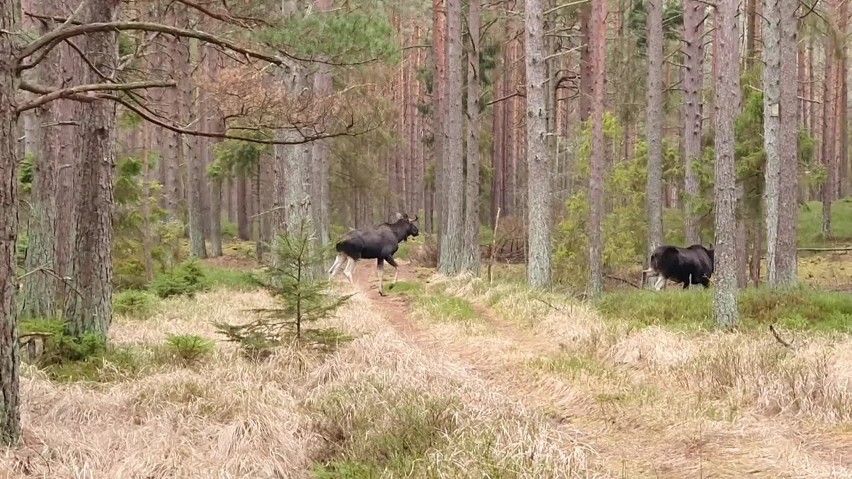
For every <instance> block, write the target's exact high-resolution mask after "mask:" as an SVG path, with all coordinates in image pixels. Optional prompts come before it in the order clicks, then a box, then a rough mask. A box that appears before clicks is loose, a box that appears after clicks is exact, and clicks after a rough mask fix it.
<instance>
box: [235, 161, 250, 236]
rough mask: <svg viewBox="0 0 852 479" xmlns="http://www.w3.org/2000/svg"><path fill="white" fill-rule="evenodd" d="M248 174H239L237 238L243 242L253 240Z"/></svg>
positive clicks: (243, 172)
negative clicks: (249, 212)
mask: <svg viewBox="0 0 852 479" xmlns="http://www.w3.org/2000/svg"><path fill="white" fill-rule="evenodd" d="M248 189H249V188H248V172H245V171H240V172H238V173H237V236H239V238H240V239H241V240H243V241H249V240H250V239H251V225H250V224H249V219H248V209H249V205H248Z"/></svg>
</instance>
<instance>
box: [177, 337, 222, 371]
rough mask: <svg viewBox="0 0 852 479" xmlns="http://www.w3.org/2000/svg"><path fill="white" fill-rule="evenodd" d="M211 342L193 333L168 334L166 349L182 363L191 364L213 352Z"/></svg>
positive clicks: (213, 347)
mask: <svg viewBox="0 0 852 479" xmlns="http://www.w3.org/2000/svg"><path fill="white" fill-rule="evenodd" d="M214 349H215V346H214V345H213V342H212V341H210V340H207V339H204V338H202V337H201V336H197V335H194V334H178V335H169V337H168V339H167V340H166V351H168V352H169V353H170V354H171V356H172V357H175V358H177V359H178V360H180V361H181V362H182V363H183V364H186V365H188V364H193V363H196V362H198V361H199V360H201V359H202V358H203V357H204V356H207V355H209V354H210V353H212V352H213V350H214Z"/></svg>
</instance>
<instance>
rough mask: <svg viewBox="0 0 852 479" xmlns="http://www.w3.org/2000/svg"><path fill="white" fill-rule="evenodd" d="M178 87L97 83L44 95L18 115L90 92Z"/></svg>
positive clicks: (169, 83)
mask: <svg viewBox="0 0 852 479" xmlns="http://www.w3.org/2000/svg"><path fill="white" fill-rule="evenodd" d="M175 85H177V84H176V83H175V82H174V81H143V82H134V83H95V84H91V85H78V86H74V87H70V88H63V89H61V90H55V91H51V92H49V93H44V94H42V95H41V96H40V97H37V98H36V99H34V100H33V101H30V102H28V103H24V104H23V105H21V106H19V107H18V108H17V110H16V111H17V112H18V113H22V112H25V111H27V110H32V109H33V108H38V107H40V106H42V105H44V104H45V103H50V102H51V101H54V100H59V99H61V98H74V97H77V96H80V94H82V93H85V92H90V91H125V90H141V89H145V88H167V87H173V86H175Z"/></svg>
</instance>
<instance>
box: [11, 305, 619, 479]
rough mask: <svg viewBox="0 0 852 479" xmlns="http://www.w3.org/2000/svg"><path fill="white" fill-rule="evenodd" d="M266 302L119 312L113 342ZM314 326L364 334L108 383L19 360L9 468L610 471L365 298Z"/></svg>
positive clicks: (206, 323) (158, 337) (87, 473)
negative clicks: (20, 433)
mask: <svg viewBox="0 0 852 479" xmlns="http://www.w3.org/2000/svg"><path fill="white" fill-rule="evenodd" d="M269 302H270V299H269V297H268V296H267V295H266V294H264V293H260V292H239V293H236V292H227V291H223V290H217V291H214V292H209V293H203V294H199V295H198V296H197V297H196V299H186V298H179V299H171V300H168V301H166V302H165V303H164V304H163V305H162V306H163V307H161V308H158V309H159V312H158V313H157V314H156V315H155V316H154V317H153V318H151V319H148V320H145V321H140V320H130V319H125V318H117V320H116V321H115V322H114V327H113V329H112V331H111V340H112V342H113V343H114V344H120V345H126V346H132V345H146V346H156V345H158V344H162V342H163V341H164V340H165V338H166V337H167V336H168V335H169V334H198V335H201V336H204V337H207V338H211V339H216V340H219V339H220V338H219V337H218V336H217V335H216V334H215V332H214V329H213V327H212V326H211V322H213V321H226V322H231V323H239V322H243V321H247V320H248V319H249V318H250V317H251V316H250V314H249V313H247V312H245V310H246V309H249V308H257V307H262V306H266V305H268V304H269ZM319 326H321V327H337V328H340V329H343V330H345V331H346V332H347V333H349V334H352V335H355V336H356V339H355V340H354V341H352V342H350V343H347V344H346V345H344V346H342V347H341V348H340V349H338V350H337V351H336V352H334V353H333V354H331V355H328V356H322V355H320V354H319V353H307V352H302V351H298V350H294V349H288V348H283V349H280V350H278V351H277V352H276V353H275V354H274V355H273V356H272V357H271V358H269V359H268V360H265V361H250V360H247V359H244V358H243V357H242V356H241V355H240V354H239V352H238V351H237V348H236V347H235V346H234V345H233V344H231V343H225V342H221V341H219V342H217V347H216V351H215V353H214V354H213V355H212V356H211V357H209V358H207V359H206V360H204V361H203V362H202V363H201V364H199V365H196V366H194V367H183V366H181V365H179V364H165V365H161V366H160V367H157V368H152V369H150V370H148V371H146V374H139V375H136V376H132V377H131V376H128V377H126V378H122V379H116V380H114V381H111V382H108V383H104V384H98V385H92V384H79V383H78V384H75V383H72V384H59V383H55V382H52V381H50V380H49V379H48V378H47V376H46V375H45V374H44V373H43V372H41V371H39V370H38V369H36V368H35V367H32V366H29V367H25V368H24V369H25V371H24V378H23V380H22V394H23V399H24V400H23V406H22V419H23V424H24V440H23V444H22V445H21V446H20V447H18V448H14V449H9V450H5V451H3V452H2V453H0V477H42V478H63V479H64V478H118V477H121V478H143V477H146V478H147V477H163V478H166V477H173V478H196V477H197V478H209V477H288V478H290V477H292V478H298V477H309V476H310V475H311V473H312V470H313V469H314V468H315V467H316V464H317V461H320V462H331V463H334V464H341V463H344V464H345V463H355V464H359V463H360V464H362V465H364V464H366V465H367V466H370V465H371V464H373V466H375V467H377V469H374V471H378V470H381V468H383V467H387V468H388V469H387V470H386V471H385V473H384V474H383V476H384V477H396V476H397V475H399V474H401V473H402V472H401V469H400V468H405V469H406V471H405V472H409V471H408V469H410V470H411V471H413V472H412V474H413V476H414V477H461V476H468V477H470V476H469V475H470V474H473V475H475V476H480V475H481V474H491V475H494V474H497V475H499V476H500V477H530V478H532V477H604V476H603V475H602V474H601V473H599V472H596V471H597V469H596V468H595V467H594V464H593V463H594V461H595V456H594V452H593V451H592V450H591V449H590V448H589V447H587V446H585V445H583V444H581V443H578V442H577V441H576V440H575V438H574V437H572V436H571V435H569V434H567V433H566V432H565V430H563V429H560V428H557V427H556V426H555V425H554V424H553V423H552V422H551V421H550V420H549V419H548V418H547V417H545V416H544V415H543V413H541V412H537V411H535V410H532V409H529V408H527V407H525V406H524V405H523V404H521V403H520V402H518V401H514V400H512V399H510V398H509V397H507V396H506V395H503V394H501V393H500V392H499V391H495V390H493V389H492V388H490V387H489V385H488V383H486V382H484V381H483V380H482V379H480V378H478V376H477V374H476V373H475V372H472V371H470V370H468V369H466V368H465V367H463V366H461V365H459V364H457V363H453V362H451V361H449V360H446V359H444V358H442V357H440V355H439V356H435V355H433V354H431V353H428V352H425V351H423V350H420V349H418V348H417V347H412V344H411V343H409V342H407V341H406V340H404V339H403V338H402V337H400V336H399V335H397V334H396V333H394V332H393V331H392V329H391V328H389V326H388V324H387V322H386V320H385V319H384V318H383V317H382V316H381V315H378V314H377V313H376V311H374V310H373V309H372V308H371V305H370V303H369V301H367V300H366V299H365V298H364V297H363V296H361V295H359V296H356V297H355V298H353V299H352V300H351V302H350V303H349V304H348V305H347V306H345V308H344V309H343V310H342V311H341V313H340V314H339V316H338V317H337V318H334V319H331V320H328V321H325V322H324V323H323V324H320V325H319ZM399 431H414V433H413V434H416V433H417V432H418V431H420V432H422V433H423V436H422V437H419V438H418V437H416V436H412V437H409V438H407V439H406V440H408V441H414V442H415V443H417V441H418V440H420V441H421V442H420V444H421V445H423V447H422V449H421V450H419V451H416V450H415V451H414V453H412V454H409V453H406V452H405V451H406V447H407V446H406V447H402V446H401V445H400V444H396V443H394V441H402V440H403V439H402V438H400V437H399V436H398V434H399ZM424 431H431V432H429V433H428V434H427V433H426V432H424ZM424 438H425V439H424ZM423 441H425V442H423ZM395 468H397V469H395Z"/></svg>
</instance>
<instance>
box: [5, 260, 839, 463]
mask: <svg viewBox="0 0 852 479" xmlns="http://www.w3.org/2000/svg"><path fill="white" fill-rule="evenodd" d="M401 263H402V262H401ZM211 264H213V262H211ZM215 265H216V267H218V268H230V269H232V270H235V269H242V268H245V267H247V266H248V265H247V264H246V263H243V262H240V261H236V260H234V261H223V260H217V261H216V262H215ZM389 277H390V275H389V274H386V278H389ZM229 278H230V279H229V280H228V281H225V282H224V283H223V284H224V286H219V287H217V288H216V289H214V290H212V291H209V292H204V293H199V294H197V295H196V297H195V298H186V297H181V298H175V299H168V300H165V301H162V302H161V303H160V304H158V305H157V308H156V309H155V310H153V311H148V312H146V313H145V314H138V315H136V314H133V315H127V316H120V317H118V318H116V320H115V322H114V324H113V327H112V330H111V333H110V337H111V340H112V343H113V348H115V351H117V352H120V353H121V354H113V355H111V356H109V357H105V358H101V359H99V360H98V361H96V362H94V364H92V368H93V371H92V374H91V375H90V376H89V377H86V378H84V379H82V380H81V378H80V377H74V378H73V380H71V379H69V378H64V379H62V378H59V379H58V378H57V377H55V376H51V375H50V374H49V372H48V371H45V370H43V369H39V368H37V367H35V366H32V365H24V366H23V368H22V369H23V378H22V395H23V399H24V400H23V417H22V421H23V424H24V437H23V444H22V446H20V447H18V448H15V449H12V450H7V451H4V452H2V453H0V477H3V478H5V477H10V478H11V477H45V478H113V477H122V478H143V477H144V478H149V477H156V478H166V477H168V478H178V477H179V478H208V477H221V478H225V477H250V478H272V477H282V478H283V477H288V478H289V477H317V478H370V477H500V478H504V477H529V478H533V477H536V478H538V477H548V478H550V477H554V478H555V477H578V478H579V477H584V478H597V477H601V478H603V477H608V478H741V477H755V478H852V336H850V334H848V333H842V332H837V331H814V330H810V329H795V328H781V334H782V336H783V337H784V338H785V340H786V341H787V342H789V343H790V345H791V346H790V347H787V346H784V345H782V344H780V343H779V342H778V341H777V340H776V339H775V338H774V337H773V336H772V335H771V334H769V333H768V332H767V331H766V329H764V328H744V329H743V330H742V331H741V332H737V333H722V332H716V331H713V330H712V329H705V328H683V327H671V325H669V324H666V323H662V322H661V323H660V324H652V325H648V324H643V323H637V322H635V321H626V320H624V319H620V318H619V317H617V316H613V315H606V314H604V313H602V312H600V311H599V310H598V309H597V308H595V309H593V307H592V306H590V305H589V304H587V303H581V302H579V301H576V300H573V299H571V298H569V297H567V296H565V295H559V294H555V293H553V294H545V293H535V292H531V291H529V290H527V289H525V288H523V287H522V286H520V285H518V284H511V283H495V284H494V285H488V284H486V283H485V282H483V281H482V280H480V279H473V278H458V279H451V280H449V279H446V278H442V277H440V276H439V275H436V274H435V273H434V271H433V270H428V269H421V268H415V267H413V266H412V265H410V264H401V268H400V283H398V284H397V285H396V287H395V288H393V289H390V290H388V289H387V285H386V291H388V293H389V294H388V296H386V297H381V296H379V295H378V292H377V288H376V276H375V266H374V263H373V262H366V261H365V262H361V264H359V266H358V268H357V269H356V280H355V288H354V292H356V293H357V294H356V295H355V296H353V298H352V299H351V300H350V301H349V302H348V303H347V304H346V305H345V306H344V307H343V308H342V309H341V311H340V312H339V314H337V315H336V317H334V318H332V319H329V320H324V321H322V322H320V323H319V324H316V325H315V327H318V328H326V329H327V330H329V331H335V334H333V335H330V336H329V337H333V338H335V341H333V342H334V343H335V344H333V346H334V348H333V350H331V351H328V350H313V349H310V350H306V349H295V348H282V349H280V350H279V351H278V352H276V353H275V354H273V355H272V356H271V357H269V358H267V359H264V360H252V359H248V358H245V357H243V356H242V355H241V354H240V352H239V350H238V348H237V347H236V346H235V345H234V344H233V343H229V342H225V341H222V339H223V338H222V336H221V335H219V334H218V333H217V332H216V330H215V328H214V326H213V323H214V322H229V323H241V322H246V321H248V320H250V319H251V318H253V315H252V313H251V312H250V311H249V310H250V309H254V308H260V307H267V306H270V305H272V304H273V300H272V299H271V298H270V297H269V295H268V294H266V293H265V292H261V291H256V290H252V289H250V288H245V287H238V286H239V285H238V281H237V280H236V279H234V278H233V277H229ZM232 283H233V284H232ZM336 284H337V287H338V288H339V289H340V290H341V291H342V292H349V291H352V287H351V286H350V285H349V284H348V283H346V282H345V280H343V279H342V276H341V277H340V280H339V281H336ZM651 294H653V293H651ZM702 294H703V295H706V293H705V292H701V291H694V292H693V291H687V292H679V291H678V292H674V291H672V292H668V291H667V292H662V293H658V295H665V296H666V297H671V298H675V299H674V300H671V299H670V300H669V301H676V300H678V298H680V299H682V300H687V301H692V302H694V300H693V299H691V298H697V297H700V295H702ZM675 295H680V296H675ZM649 297H650V296H649ZM657 297H660V296H657ZM644 301H645V302H647V300H644ZM675 304H676V303H675ZM844 304H845V303H844ZM844 307H845V306H844ZM604 309H605V308H604ZM637 311H638V308H637ZM847 313H850V314H852V312H847ZM637 314H638V313H637ZM643 314H644V313H643ZM666 314H670V313H666ZM803 314H804V313H803ZM675 324H677V322H675ZM173 334H196V335H200V336H203V337H205V338H208V339H210V340H214V341H216V349H215V351H214V352H213V353H212V354H211V355H210V356H209V357H206V358H203V359H202V360H199V361H196V362H192V363H183V362H180V361H175V360H174V358H170V357H167V356H168V354H164V351H165V350H164V349H163V344H164V343H165V342H166V340H167V338H168V337H169V335H173Z"/></svg>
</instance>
